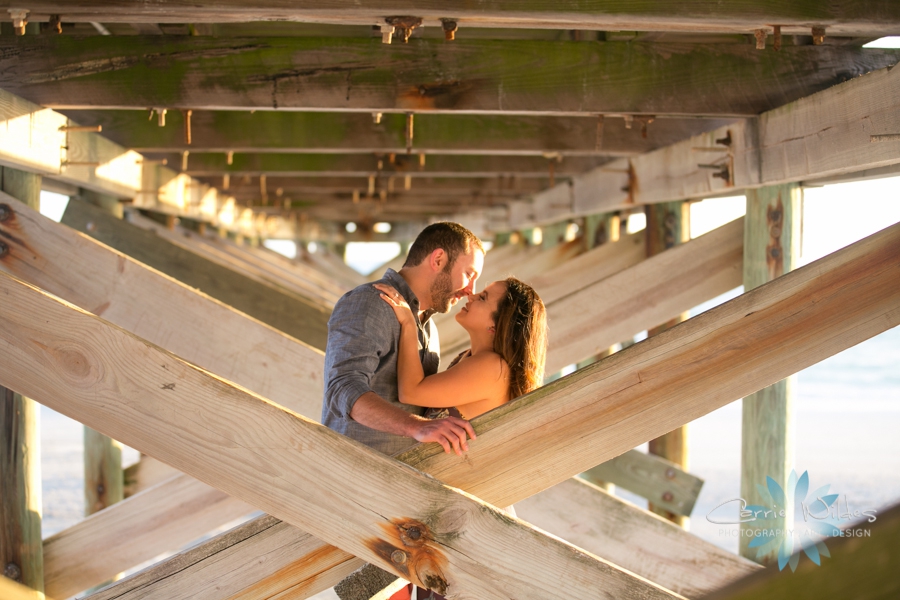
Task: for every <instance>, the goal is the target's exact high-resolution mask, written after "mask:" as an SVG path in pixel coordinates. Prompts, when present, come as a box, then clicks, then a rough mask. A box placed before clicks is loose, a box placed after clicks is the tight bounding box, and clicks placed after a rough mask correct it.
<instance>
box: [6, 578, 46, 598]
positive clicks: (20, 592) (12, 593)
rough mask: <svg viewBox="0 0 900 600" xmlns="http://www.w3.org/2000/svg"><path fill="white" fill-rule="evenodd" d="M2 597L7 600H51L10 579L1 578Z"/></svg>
mask: <svg viewBox="0 0 900 600" xmlns="http://www.w3.org/2000/svg"><path fill="white" fill-rule="evenodd" d="M0 596H3V598H4V599H5V600H49V597H48V596H45V595H44V594H43V593H41V592H38V591H35V590H33V589H31V588H27V587H25V586H24V585H21V584H19V583H16V582H15V581H13V580H12V579H9V578H8V577H0Z"/></svg>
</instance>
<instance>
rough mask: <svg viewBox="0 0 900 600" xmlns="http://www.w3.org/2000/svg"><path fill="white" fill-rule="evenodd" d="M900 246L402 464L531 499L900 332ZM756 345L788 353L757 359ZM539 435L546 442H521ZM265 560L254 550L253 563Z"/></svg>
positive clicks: (483, 423)
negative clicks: (455, 445)
mask: <svg viewBox="0 0 900 600" xmlns="http://www.w3.org/2000/svg"><path fill="white" fill-rule="evenodd" d="M898 243H900V225H895V226H893V227H891V228H888V229H886V230H884V231H882V232H879V233H878V234H875V235H874V236H871V237H869V238H867V239H865V240H861V241H860V242H857V243H856V244H853V245H852V246H850V247H847V248H844V249H842V250H840V251H838V252H836V253H834V254H832V255H830V256H828V257H825V258H824V259H821V260H819V261H816V262H815V263H813V264H811V265H808V266H806V267H804V268H801V269H798V270H797V271H794V272H793V273H789V274H787V275H785V276H783V277H781V278H779V279H777V280H775V281H773V282H770V283H768V284H766V285H764V286H762V287H761V288H757V289H755V290H752V291H751V292H749V293H746V294H744V295H743V296H741V297H739V298H736V299H734V300H731V301H730V302H728V303H725V304H723V305H721V306H719V307H717V308H715V309H712V310H710V311H708V312H706V313H704V314H702V315H699V316H697V317H695V318H693V319H690V320H689V321H687V322H685V323H682V324H681V325H679V326H678V327H676V328H673V329H672V330H670V331H668V332H665V333H663V334H661V335H659V336H656V337H654V338H650V339H647V340H645V341H643V342H641V343H639V344H635V345H634V346H632V347H630V348H628V349H626V350H624V351H622V352H619V353H617V354H614V355H612V356H610V357H608V358H606V359H604V360H602V361H600V362H598V363H595V364H594V365H591V366H589V367H586V368H585V369H582V370H580V371H578V372H576V373H574V374H572V375H570V376H568V377H566V378H563V379H561V380H557V381H555V382H553V383H552V384H550V385H547V386H544V387H543V388H541V389H540V390H538V391H536V392H534V393H532V394H530V395H528V396H525V397H523V398H521V399H518V400H516V401H513V402H511V403H509V404H506V405H504V406H503V407H501V408H499V409H497V410H495V411H492V412H490V413H488V414H486V415H482V416H481V417H478V418H477V419H475V420H474V425H475V426H476V430H477V431H478V433H479V435H478V439H477V440H476V441H474V442H473V443H472V444H471V445H470V448H469V452H468V454H467V456H466V457H464V458H463V459H459V458H458V457H455V456H453V455H446V454H444V453H443V452H441V451H440V449H437V450H436V449H435V448H434V447H433V445H427V444H426V445H420V446H417V447H415V448H413V449H412V450H410V451H408V452H406V453H404V454H403V455H402V456H400V457H399V459H400V460H402V461H404V462H407V463H408V464H410V465H412V466H415V467H416V468H417V469H421V470H424V471H425V472H427V473H430V474H432V475H434V476H436V477H438V478H440V479H441V480H442V481H445V482H447V483H448V484H450V485H455V486H459V487H461V488H462V489H465V490H467V491H469V492H470V493H474V494H477V495H479V497H482V498H486V499H488V500H489V501H492V502H494V503H495V504H499V505H508V504H510V503H513V502H518V501H521V500H523V499H525V498H527V497H529V496H531V495H533V494H535V493H537V492H539V491H541V490H542V489H546V488H547V487H549V486H551V485H554V484H556V483H559V482H561V481H563V480H565V479H566V478H568V477H570V476H572V475H575V474H577V473H579V472H582V471H585V470H587V469H589V468H590V467H591V466H592V465H595V464H598V463H602V462H604V461H606V460H609V459H611V458H613V457H615V456H617V455H619V454H622V453H623V452H625V451H627V450H629V449H631V448H633V447H635V446H637V445H639V444H640V443H642V442H644V441H647V440H649V439H652V438H653V437H656V436H658V435H660V434H661V433H665V432H666V431H670V430H671V429H672V428H674V427H677V426H678V425H681V424H684V423H685V422H688V421H691V420H694V419H696V418H699V417H700V416H702V415H703V414H707V413H708V412H711V411H713V410H715V409H716V408H719V407H721V406H724V405H725V404H727V403H729V402H731V401H733V400H734V399H736V398H739V397H741V396H744V395H746V394H747V393H748V391H749V390H751V389H759V388H762V387H765V386H766V385H768V384H770V383H772V382H774V381H778V380H780V379H782V378H783V377H785V376H786V375H788V374H789V373H793V372H797V371H799V370H802V369H804V368H806V367H808V366H810V365H812V364H814V363H816V362H818V361H819V360H822V359H824V358H825V357H827V356H829V355H833V354H836V353H837V352H840V351H841V350H843V349H846V348H848V347H850V346H853V345H855V344H857V343H859V342H861V341H863V340H864V339H868V338H869V337H872V336H874V335H877V334H878V333H880V332H882V331H885V330H887V329H890V328H891V327H894V326H896V325H897V324H900V292H898V290H897V288H896V286H895V285H894V282H895V281H896V280H897V276H898V275H900V260H898V257H897V255H896V252H895V251H894V248H896V247H897V244H898ZM798 307H802V310H799V309H798ZM757 347H767V348H776V349H777V351H771V352H768V353H755V354H753V353H751V354H748V352H750V351H752V350H753V349H754V348H757ZM748 356H749V357H751V359H750V360H748ZM535 431H540V432H541V443H540V444H534V443H531V442H530V441H528V442H522V440H531V437H530V436H533V435H534V432H535ZM507 455H508V456H510V457H512V458H510V459H509V460H504V458H503V457H504V456H507ZM305 535H306V534H300V533H298V534H297V536H298V538H297V539H298V541H299V540H300V538H301V537H303V536H305ZM328 552H330V549H329V548H328V547H327V546H326V545H324V544H323V545H320V546H318V547H317V548H316V549H315V550H312V551H311V552H310V553H309V554H307V555H306V556H305V557H304V558H303V559H301V560H298V561H297V563H296V564H298V565H300V564H302V565H304V568H310V566H311V562H316V561H317V558H318V557H319V556H320V555H322V554H328ZM263 554H265V551H264V550H262V549H261V548H254V547H253V545H252V544H248V546H247V547H246V548H245V550H244V554H242V556H243V559H242V560H244V561H245V562H246V561H247V557H254V556H260V555H263ZM329 557H330V558H329V561H330V562H329V561H326V560H322V561H321V562H320V563H318V564H320V565H321V569H319V570H317V571H316V576H315V584H316V585H322V586H324V587H326V588H327V587H329V586H331V585H334V584H335V583H337V582H338V581H340V579H341V578H342V577H343V573H344V572H343V571H342V572H341V573H340V574H335V575H334V576H331V575H330V573H329V572H328V569H329V568H331V565H332V564H334V563H335V562H340V561H335V560H334V559H333V555H329ZM345 558H349V557H345ZM326 563H329V564H326ZM309 583H310V582H309V581H307V582H306V584H307V585H308V584H309ZM297 584H298V585H303V583H302V582H297Z"/></svg>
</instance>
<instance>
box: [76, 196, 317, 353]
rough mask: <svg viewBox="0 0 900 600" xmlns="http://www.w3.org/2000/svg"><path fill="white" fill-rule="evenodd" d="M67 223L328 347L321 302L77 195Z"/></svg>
mask: <svg viewBox="0 0 900 600" xmlns="http://www.w3.org/2000/svg"><path fill="white" fill-rule="evenodd" d="M62 223H63V224H65V225H68V226H69V227H72V228H73V229H76V230H78V231H81V232H83V233H86V234H87V235H90V236H91V237H93V238H94V239H97V240H99V241H101V242H103V243H104V244H108V245H110V246H112V247H113V248H115V249H116V250H119V251H120V252H122V253H123V254H127V255H129V256H131V257H132V258H134V259H135V260H137V261H140V262H142V263H144V264H146V265H148V266H150V267H153V268H155V269H158V270H160V271H162V272H163V273H165V274H167V275H169V276H171V277H173V278H175V279H177V280H178V281H181V282H182V283H184V284H186V285H189V286H191V287H195V288H197V289H199V290H200V291H202V292H204V293H206V294H209V295H210V296H212V297H214V298H216V299H217V300H219V301H221V302H224V303H225V304H228V305H229V306H232V307H234V308H235V309H237V310H239V311H242V312H244V313H246V314H248V315H250V316H252V317H254V318H257V319H259V320H260V321H263V322H264V323H266V324H268V325H270V326H272V327H275V328H276V329H279V330H281V331H283V332H284V333H286V334H288V335H291V336H293V337H295V338H297V339H299V340H302V341H304V342H306V343H307V344H309V345H310V346H313V347H315V348H324V347H325V340H326V335H327V322H328V317H329V315H330V312H331V311H330V310H326V309H324V308H323V307H321V306H320V305H317V304H316V303H313V302H311V301H309V300H307V299H305V298H302V297H300V296H297V295H295V294H291V293H289V292H287V291H283V290H278V289H276V288H274V287H273V286H270V285H266V284H264V283H261V282H259V281H254V280H252V279H249V278H248V277H245V276H243V275H241V274H240V273H236V272H234V271H231V270H229V269H226V268H224V267H222V266H220V265H217V264H215V263H213V262H211V261H209V260H206V259H204V258H203V257H201V256H198V255H196V254H194V253H192V252H188V251H187V250H184V249H182V248H178V247H176V246H173V245H172V244H170V243H169V242H167V241H165V240H163V239H161V238H160V237H159V236H157V235H155V234H153V233H150V232H147V231H143V230H142V229H140V228H139V227H135V226H134V225H131V224H129V223H125V222H123V221H120V220H118V219H115V218H114V217H111V216H109V215H106V214H104V213H103V212H102V211H100V210H99V209H96V208H94V207H92V206H90V205H88V204H85V203H83V202H79V201H78V200H75V199H73V200H70V201H69V204H68V206H67V208H66V212H65V214H64V215H63V218H62ZM89 224H90V225H91V226H92V228H90V227H89Z"/></svg>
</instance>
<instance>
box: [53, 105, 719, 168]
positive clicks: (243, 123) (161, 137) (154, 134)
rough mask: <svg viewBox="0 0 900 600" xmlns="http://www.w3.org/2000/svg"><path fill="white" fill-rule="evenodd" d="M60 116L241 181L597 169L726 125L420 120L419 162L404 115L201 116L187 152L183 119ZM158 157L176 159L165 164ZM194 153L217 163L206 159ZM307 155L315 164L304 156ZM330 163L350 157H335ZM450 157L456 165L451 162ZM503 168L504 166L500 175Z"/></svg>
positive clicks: (125, 113)
mask: <svg viewBox="0 0 900 600" xmlns="http://www.w3.org/2000/svg"><path fill="white" fill-rule="evenodd" d="M64 112H65V114H67V115H69V116H71V117H72V118H73V119H77V120H78V121H79V122H80V123H84V124H88V125H100V126H102V127H103V131H104V134H105V135H107V136H109V137H110V139H113V140H115V141H117V142H118V143H120V144H123V145H125V146H127V147H129V148H134V149H136V150H138V151H140V152H142V153H144V154H152V155H153V157H154V158H157V159H158V158H168V159H169V165H170V166H177V165H180V164H181V157H180V155H178V154H179V153H180V152H181V151H182V150H190V151H191V155H190V159H189V161H188V165H189V167H191V169H196V168H197V167H198V166H199V167H200V168H203V169H209V168H212V167H213V166H214V167H215V168H217V169H221V168H222V167H227V166H228V165H227V164H226V163H227V160H226V158H227V156H226V153H227V152H229V151H230V152H234V153H235V154H234V156H233V163H234V164H233V165H231V168H232V169H234V170H235V172H241V171H245V170H261V167H264V166H265V165H267V164H271V165H272V166H274V167H276V168H275V170H277V171H304V170H308V169H310V168H314V169H317V170H318V169H326V168H327V170H337V168H336V167H337V166H338V165H339V164H344V162H345V161H347V160H348V159H354V160H360V159H366V160H368V161H369V163H370V166H369V167H368V168H367V170H369V171H372V170H375V166H376V165H375V162H376V159H375V158H374V157H371V156H370V157H366V156H365V155H366V154H368V155H373V154H376V153H378V154H384V155H385V156H384V169H385V170H387V171H390V170H392V169H391V164H390V157H389V156H388V155H390V154H391V153H393V154H394V155H395V162H396V163H397V165H395V166H396V168H397V170H406V171H412V172H417V171H418V168H419V163H418V160H419V157H418V156H417V154H418V153H420V152H424V153H426V154H427V155H428V156H427V160H426V162H425V169H424V170H425V171H434V170H437V171H450V170H456V169H455V168H453V167H455V166H456V165H460V164H461V165H463V166H467V165H468V166H469V168H470V169H473V170H474V169H485V168H486V166H484V164H485V163H481V162H480V161H481V160H482V159H480V158H474V157H473V156H471V155H479V156H482V157H483V156H497V157H502V156H506V157H513V156H516V157H520V158H525V157H530V158H531V159H532V161H533V162H539V159H538V157H540V158H543V155H544V154H545V153H550V152H554V153H558V154H560V155H561V156H564V157H568V158H576V157H582V158H585V157H587V158H593V159H594V160H596V158H597V157H600V158H602V157H608V156H635V155H637V154H641V153H643V152H647V151H649V150H652V149H654V148H659V147H660V146H666V145H668V144H672V143H675V142H679V141H681V140H683V139H685V138H687V137H690V136H691V135H695V134H697V133H700V132H703V131H709V130H712V129H716V128H717V127H721V126H723V125H726V124H727V123H728V120H724V119H697V118H660V119H658V120H656V121H654V122H653V123H652V124H651V125H650V126H649V127H648V128H647V137H646V138H644V137H643V136H642V135H641V128H640V127H637V126H636V127H633V128H631V129H627V128H626V127H625V120H624V119H622V118H614V117H610V118H609V119H608V120H606V121H604V123H605V125H604V129H603V140H602V144H601V146H600V147H599V148H598V147H597V132H596V129H597V117H596V115H591V116H587V117H585V116H574V117H546V116H544V117H534V116H526V115H491V116H486V115H477V114H475V115H473V114H432V113H428V114H417V115H416V117H415V136H414V138H413V153H412V155H411V156H408V155H407V154H406V136H405V133H406V131H405V130H406V116H405V115H403V114H392V113H385V114H383V115H382V117H381V122H380V123H377V124H376V123H375V122H374V121H373V119H372V116H371V115H370V114H368V113H338V112H300V111H291V112H285V111H271V110H259V111H256V112H254V113H252V114H251V113H249V112H245V111H233V110H230V111H223V110H197V111H194V112H193V114H192V115H191V132H192V135H191V137H192V139H191V145H190V146H188V145H187V144H185V142H184V134H183V121H182V119H183V117H182V116H181V112H180V111H171V112H170V113H168V114H167V116H166V126H165V127H159V126H158V125H157V123H156V122H155V121H148V120H147V115H146V111H144V110H141V111H134V110H70V111H64ZM160 152H169V153H173V154H174V155H170V156H161V155H159V154H158V153H160ZM195 153H213V156H211V157H209V158H204V155H203V154H199V155H195ZM262 153H265V154H262ZM281 154H287V155H288V156H281ZM297 154H301V156H297ZM306 154H309V155H312V156H303V155H306ZM330 154H341V155H343V154H349V155H351V156H334V157H329V156H328V155H330ZM242 155H243V156H242ZM254 155H255V156H254ZM451 156H452V157H456V158H454V159H450V157H451ZM336 161H342V162H336ZM487 164H491V163H490V162H488V163H487ZM502 164H505V163H500V164H498V166H501V165H502ZM514 164H522V163H514ZM559 166H560V172H565V167H564V165H562V164H561V165H559ZM503 170H510V169H503ZM582 170H586V169H582Z"/></svg>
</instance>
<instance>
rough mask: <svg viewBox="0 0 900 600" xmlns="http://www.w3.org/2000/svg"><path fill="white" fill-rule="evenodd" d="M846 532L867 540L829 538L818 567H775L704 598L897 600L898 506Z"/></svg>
mask: <svg viewBox="0 0 900 600" xmlns="http://www.w3.org/2000/svg"><path fill="white" fill-rule="evenodd" d="M854 525H856V526H853V525H851V526H850V527H848V529H850V531H853V532H854V533H856V532H860V531H861V532H862V535H863V536H865V537H853V536H850V535H847V536H846V537H841V538H839V539H835V540H828V552H829V555H830V557H828V558H825V559H824V560H823V561H822V566H819V565H816V564H814V563H813V562H812V561H809V560H806V559H804V558H802V557H801V559H800V562H799V564H798V566H797V570H796V571H794V572H788V571H787V570H784V571H779V570H777V569H776V568H775V567H774V566H773V567H770V568H768V569H765V570H764V571H759V572H757V573H754V574H752V575H748V576H747V577H746V578H744V579H742V580H740V581H736V582H734V583H733V584H731V585H728V586H726V587H724V588H722V589H720V590H718V591H716V592H715V593H713V594H710V595H709V596H705V597H704V600H726V599H727V600H752V599H755V598H770V599H771V600H787V599H788V598H796V597H797V595H798V594H799V593H802V594H809V597H810V598H815V597H820V598H822V597H825V598H850V597H856V598H895V597H897V595H898V594H900V579H898V578H897V569H900V560H898V558H900V554H898V553H897V551H896V540H897V536H898V535H900V507H898V506H897V505H894V506H893V507H891V508H889V509H888V510H885V511H879V513H878V520H877V521H876V522H874V523H872V525H869V524H868V523H865V522H863V523H856V524H854ZM800 590H802V592H801V591H800Z"/></svg>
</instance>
